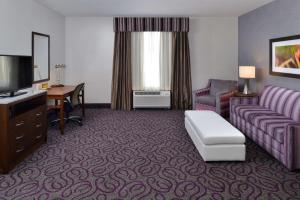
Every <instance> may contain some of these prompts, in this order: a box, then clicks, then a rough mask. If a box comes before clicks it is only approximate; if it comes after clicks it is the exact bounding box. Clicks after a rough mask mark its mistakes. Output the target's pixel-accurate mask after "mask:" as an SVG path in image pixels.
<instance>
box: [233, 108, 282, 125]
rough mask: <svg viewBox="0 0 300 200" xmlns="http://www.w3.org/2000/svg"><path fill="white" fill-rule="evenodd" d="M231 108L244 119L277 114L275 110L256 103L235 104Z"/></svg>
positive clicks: (248, 119) (249, 119)
mask: <svg viewBox="0 0 300 200" xmlns="http://www.w3.org/2000/svg"><path fill="white" fill-rule="evenodd" d="M232 110H233V111H234V112H235V113H236V114H237V115H238V116H240V117H242V118H243V119H245V120H246V121H248V122H249V121H251V120H252V118H253V116H260V115H278V114H277V113H276V112H274V111H271V110H269V109H267V108H264V107H262V106H258V105H235V106H233V108H232Z"/></svg>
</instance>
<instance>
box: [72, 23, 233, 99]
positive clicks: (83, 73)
mask: <svg viewBox="0 0 300 200" xmlns="http://www.w3.org/2000/svg"><path fill="white" fill-rule="evenodd" d="M189 37H190V51H191V65H192V84H193V89H198V88H202V87H205V86H206V84H207V81H208V79H209V78H221V79H237V73H238V71H237V69H238V67H237V65H238V64H237V62H238V42H237V41H238V20H237V18H214V17H208V18H192V19H191V21H190V34H189ZM113 41H114V32H113V19H112V18H101V17H93V18H84V17H78V18H74V17H71V18H67V19H66V64H67V68H66V82H67V83H71V84H76V83H79V82H81V81H84V82H86V85H87V86H86V99H87V102H88V103H110V96H111V78H112V60H113Z"/></svg>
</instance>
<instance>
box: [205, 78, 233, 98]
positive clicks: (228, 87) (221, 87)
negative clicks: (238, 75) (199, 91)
mask: <svg viewBox="0 0 300 200" xmlns="http://www.w3.org/2000/svg"><path fill="white" fill-rule="evenodd" d="M236 88H237V82H236V81H228V80H218V79H211V80H210V95H213V96H216V95H217V94H218V93H221V92H229V91H232V90H234V89H236Z"/></svg>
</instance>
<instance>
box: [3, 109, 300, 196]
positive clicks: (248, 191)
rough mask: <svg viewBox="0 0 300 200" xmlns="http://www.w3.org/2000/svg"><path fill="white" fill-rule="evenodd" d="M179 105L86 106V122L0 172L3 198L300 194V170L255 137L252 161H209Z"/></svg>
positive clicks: (55, 132) (51, 132) (54, 134)
mask: <svg viewBox="0 0 300 200" xmlns="http://www.w3.org/2000/svg"><path fill="white" fill-rule="evenodd" d="M183 122H184V115H183V112H179V111H132V112H121V111H111V110H108V109H104V110H101V109H98V110H96V109H95V110H92V109H90V110H87V117H86V119H85V121H84V126H83V127H79V126H76V125H73V124H68V125H67V128H66V133H65V135H63V136H61V135H60V134H59V131H58V130H57V128H51V129H50V130H49V137H48V143H47V144H45V145H43V146H42V147H41V148H40V149H39V150H38V151H37V152H36V153H34V154H33V155H32V156H30V157H28V159H27V160H25V161H24V162H23V163H21V164H20V165H18V166H17V167H16V168H15V169H14V170H13V171H11V172H10V174H9V175H0V199H1V200H2V199H14V200H16V199H22V200H25V199H26V200H27V199H42V200H46V199H147V200H148V199H158V200H163V199H217V200H218V199H226V200H227V199H275V200H277V199H300V173H299V172H289V171H288V170H287V169H286V168H285V167H284V166H283V165H281V164H280V163H279V162H277V161H276V160H275V159H274V158H272V157H271V156H269V155H268V154H267V153H265V152H264V151H263V150H262V149H261V148H259V147H258V146H257V145H255V144H253V143H252V142H249V141H248V142H247V161H246V162H213V163H205V162H204V161H203V160H202V158H201V157H200V155H199V153H198V152H197V150H196V148H195V146H194V145H193V143H192V141H191V139H190V137H189V136H188V134H187V132H186V131H185V129H184V123H183Z"/></svg>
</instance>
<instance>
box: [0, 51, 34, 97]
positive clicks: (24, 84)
mask: <svg viewBox="0 0 300 200" xmlns="http://www.w3.org/2000/svg"><path fill="white" fill-rule="evenodd" d="M32 82H33V68H32V57H31V56H7V55H0V93H9V92H15V91H18V90H20V89H24V88H29V87H31V86H32Z"/></svg>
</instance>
